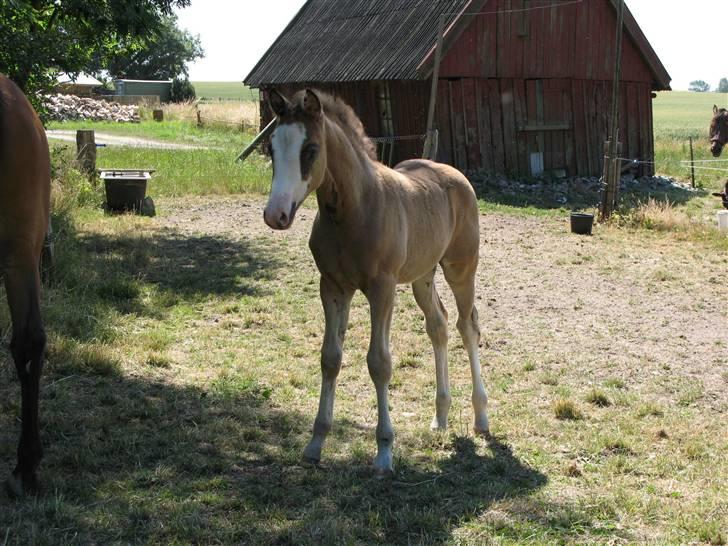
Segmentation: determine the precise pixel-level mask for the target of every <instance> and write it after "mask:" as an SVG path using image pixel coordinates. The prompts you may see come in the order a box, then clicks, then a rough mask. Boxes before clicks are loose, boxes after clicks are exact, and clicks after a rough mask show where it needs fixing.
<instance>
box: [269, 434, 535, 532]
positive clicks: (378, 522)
mask: <svg viewBox="0 0 728 546" xmlns="http://www.w3.org/2000/svg"><path fill="white" fill-rule="evenodd" d="M450 447H451V448H452V453H451V455H450V456H449V457H447V458H446V459H443V460H442V461H441V462H439V463H438V464H437V468H435V469H430V470H426V469H423V467H426V466H427V464H428V460H425V459H420V460H417V461H411V460H407V459H400V460H398V461H397V462H396V463H395V467H396V468H397V473H396V476H395V477H394V478H392V479H384V480H378V479H376V478H374V476H373V471H372V470H371V468H370V467H369V466H367V465H365V464H362V465H359V466H356V465H353V466H352V465H351V464H347V463H338V464H335V465H333V466H332V465H326V466H325V467H323V468H322V469H318V470H316V471H315V472H318V473H319V477H320V481H319V482H318V484H317V485H318V488H317V491H316V492H311V493H313V495H312V496H314V497H317V500H316V501H315V503H316V504H320V505H326V506H332V507H335V509H336V513H338V514H342V515H346V516H347V519H348V521H349V525H350V526H351V528H352V529H353V530H354V531H353V532H354V534H357V535H358V536H359V537H360V538H361V539H362V541H363V542H378V543H386V544H407V543H416V544H420V543H442V542H446V541H448V540H451V539H452V533H453V531H454V530H455V529H456V528H459V527H462V526H463V525H465V524H467V522H468V521H471V520H476V519H478V518H479V517H480V516H482V515H483V513H484V512H486V511H487V510H488V509H489V508H490V507H491V505H492V504H493V503H494V502H497V501H499V500H503V499H510V498H516V497H525V496H528V495H530V494H531V493H533V492H534V491H536V490H538V489H539V488H541V487H543V486H544V485H545V484H546V483H547V481H548V479H547V477H546V475H544V474H543V473H542V472H540V471H538V470H536V469H534V468H532V467H530V466H528V465H527V464H524V463H523V462H522V461H520V460H519V459H518V457H517V456H516V455H515V454H514V453H513V451H512V449H511V447H510V446H509V445H508V444H506V443H505V442H504V441H503V440H501V439H499V438H497V437H494V438H491V439H489V440H488V442H487V443H486V444H485V445H483V444H481V443H480V442H479V441H476V440H474V439H473V438H468V437H454V438H453V439H452V443H451V446H450ZM488 452H490V453H488ZM310 486H311V484H309V487H310ZM309 502H310V497H309ZM370 522H371V523H370ZM315 529H321V514H320V512H318V511H316V510H314V511H307V512H306V515H305V516H304V517H303V518H302V519H301V521H300V522H299V524H298V525H297V527H296V528H295V529H291V530H290V531H289V534H288V536H287V537H286V538H284V537H280V536H279V537H278V539H279V540H283V542H286V540H287V539H290V540H291V541H293V542H295V541H296V539H295V537H296V536H298V537H311V534H312V532H313V531H312V530H315ZM325 535H326V531H325V530H324V537H323V538H324V542H326V540H327V539H326V536H325ZM328 539H330V540H332V541H335V540H336V536H335V535H333V534H332V535H331V536H329V537H328ZM304 542H305V541H304Z"/></svg>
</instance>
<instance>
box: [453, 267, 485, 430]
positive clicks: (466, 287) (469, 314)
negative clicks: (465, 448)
mask: <svg viewBox="0 0 728 546" xmlns="http://www.w3.org/2000/svg"><path fill="white" fill-rule="evenodd" d="M477 267H478V257H477V254H476V255H475V256H474V257H473V258H472V260H471V261H469V262H457V263H450V264H448V263H446V262H443V263H442V269H443V272H444V273H445V280H447V283H448V284H449V285H450V288H451V289H452V292H453V295H454V296H455V302H456V303H457V306H458V322H457V327H458V331H459V332H460V336H461V337H462V339H463V345H464V346H465V349H466V350H467V351H468V358H469V359H470V375H471V377H472V381H473V396H472V400H473V411H474V412H475V422H474V425H473V428H474V429H475V432H477V433H481V434H488V432H489V430H488V413H487V406H488V395H487V394H486V392H485V387H484V386H483V379H482V377H481V371H480V356H479V354H478V346H479V343H480V326H479V325H478V311H477V309H476V308H475V270H476V269H477Z"/></svg>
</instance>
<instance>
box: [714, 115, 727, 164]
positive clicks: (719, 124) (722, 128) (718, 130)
mask: <svg viewBox="0 0 728 546" xmlns="http://www.w3.org/2000/svg"><path fill="white" fill-rule="evenodd" d="M726 144H728V110H726V109H725V108H720V109H719V108H718V107H717V106H715V105H713V119H712V120H711V122H710V152H711V153H712V154H713V157H720V154H721V152H722V151H723V146H725V145H726Z"/></svg>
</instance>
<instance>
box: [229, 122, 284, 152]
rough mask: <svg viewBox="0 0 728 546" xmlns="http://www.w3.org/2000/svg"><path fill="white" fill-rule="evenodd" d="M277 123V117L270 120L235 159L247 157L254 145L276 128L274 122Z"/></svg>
mask: <svg viewBox="0 0 728 546" xmlns="http://www.w3.org/2000/svg"><path fill="white" fill-rule="evenodd" d="M277 123H278V118H274V119H273V121H271V122H270V123H269V124H268V125H266V126H265V129H263V130H262V131H261V132H260V133H258V136H257V137H255V138H254V139H253V142H251V143H250V144H248V146H247V147H246V148H245V149H244V150H243V151H242V152H240V155H239V156H238V157H237V159H236V160H235V161H243V160H244V159H245V158H246V157H248V156H249V155H250V154H251V153H252V152H253V150H255V147H256V146H257V145H258V144H260V142H261V141H262V140H263V139H264V138H266V137H267V136H268V135H270V134H271V133H272V132H273V129H275V128H276V124H277Z"/></svg>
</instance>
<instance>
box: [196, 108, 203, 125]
mask: <svg viewBox="0 0 728 546" xmlns="http://www.w3.org/2000/svg"><path fill="white" fill-rule="evenodd" d="M195 111H196V112H197V126H198V127H202V114H200V109H199V108H195Z"/></svg>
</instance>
